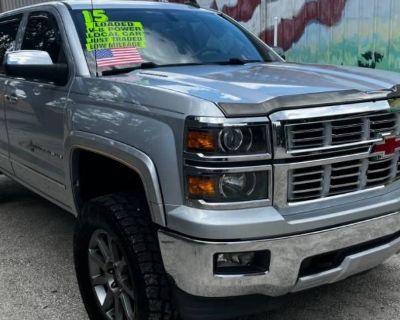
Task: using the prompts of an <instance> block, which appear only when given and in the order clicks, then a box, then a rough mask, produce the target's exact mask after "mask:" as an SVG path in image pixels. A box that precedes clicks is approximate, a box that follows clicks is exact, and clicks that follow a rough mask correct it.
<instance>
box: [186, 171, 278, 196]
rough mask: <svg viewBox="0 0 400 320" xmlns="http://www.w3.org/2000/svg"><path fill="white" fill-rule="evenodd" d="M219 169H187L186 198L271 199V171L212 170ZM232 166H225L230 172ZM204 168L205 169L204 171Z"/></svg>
mask: <svg viewBox="0 0 400 320" xmlns="http://www.w3.org/2000/svg"><path fill="white" fill-rule="evenodd" d="M213 170H215V171H218V169H209V168H207V169H204V170H200V171H199V172H197V173H195V172H188V173H187V175H186V188H187V197H188V199H189V200H202V201H204V202H206V203H232V202H248V201H258V200H267V199H269V194H270V193H269V191H270V190H269V185H270V171H269V170H268V168H265V167H260V168H257V170H260V171H257V172H236V171H238V170H240V168H235V169H234V172H221V173H217V172H215V173H213V172H212V171H213ZM229 170H230V169H226V171H229ZM201 171H203V172H201Z"/></svg>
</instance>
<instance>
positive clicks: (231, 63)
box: [211, 58, 264, 66]
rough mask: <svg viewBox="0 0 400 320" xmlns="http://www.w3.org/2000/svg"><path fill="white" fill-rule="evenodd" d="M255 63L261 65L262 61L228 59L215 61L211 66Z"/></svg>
mask: <svg viewBox="0 0 400 320" xmlns="http://www.w3.org/2000/svg"><path fill="white" fill-rule="evenodd" d="M255 62H261V63H263V62H264V61H262V60H245V59H241V58H230V59H229V60H227V61H217V62H212V63H211V64H218V65H222V66H224V65H227V66H228V65H244V64H246V63H255Z"/></svg>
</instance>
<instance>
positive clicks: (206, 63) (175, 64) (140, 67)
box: [102, 58, 264, 76]
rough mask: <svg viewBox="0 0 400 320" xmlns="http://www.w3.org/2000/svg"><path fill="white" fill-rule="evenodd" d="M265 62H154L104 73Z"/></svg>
mask: <svg viewBox="0 0 400 320" xmlns="http://www.w3.org/2000/svg"><path fill="white" fill-rule="evenodd" d="M256 62H261V63H263V62H264V61H262V60H244V59H240V58H231V59H229V60H227V61H216V62H189V63H173V64H157V63H154V62H143V63H141V64H139V65H137V66H133V67H129V68H118V69H111V70H105V71H103V72H102V75H103V76H111V75H116V74H122V73H129V72H132V71H135V70H139V69H155V68H164V67H186V66H204V65H213V64H216V65H244V64H246V63H256Z"/></svg>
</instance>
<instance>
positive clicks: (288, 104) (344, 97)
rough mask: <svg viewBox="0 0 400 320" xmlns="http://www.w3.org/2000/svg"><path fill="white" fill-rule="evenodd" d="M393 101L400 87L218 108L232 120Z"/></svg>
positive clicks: (340, 92) (290, 98)
mask: <svg viewBox="0 0 400 320" xmlns="http://www.w3.org/2000/svg"><path fill="white" fill-rule="evenodd" d="M391 99H400V85H397V86H394V87H393V88H392V89H383V90H377V91H371V92H362V91H358V90H342V91H332V92H318V93H310V94H300V95H289V96H280V97H275V98H272V99H270V100H268V101H265V102H262V103H254V104H253V103H252V104H247V103H219V104H218V106H219V107H220V109H221V110H222V112H223V113H224V114H225V116H226V117H228V118H231V117H251V116H266V115H269V114H270V113H272V112H276V111H280V110H283V109H299V108H307V107H326V106H332V105H344V104H353V103H362V102H375V101H382V100H391Z"/></svg>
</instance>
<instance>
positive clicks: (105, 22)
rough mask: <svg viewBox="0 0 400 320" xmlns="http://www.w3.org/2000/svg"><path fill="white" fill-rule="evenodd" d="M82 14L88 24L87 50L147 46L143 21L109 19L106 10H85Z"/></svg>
mask: <svg viewBox="0 0 400 320" xmlns="http://www.w3.org/2000/svg"><path fill="white" fill-rule="evenodd" d="M82 14H83V18H84V20H85V25H86V50H88V51H93V50H101V49H113V48H128V47H134V48H146V37H145V32H144V28H143V24H142V23H141V22H138V21H109V18H108V16H107V14H106V12H105V10H93V11H89V10H84V11H82Z"/></svg>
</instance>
